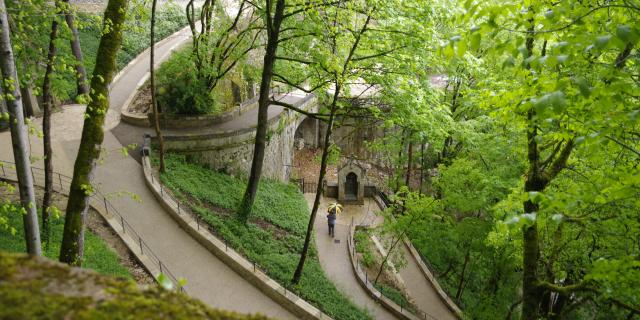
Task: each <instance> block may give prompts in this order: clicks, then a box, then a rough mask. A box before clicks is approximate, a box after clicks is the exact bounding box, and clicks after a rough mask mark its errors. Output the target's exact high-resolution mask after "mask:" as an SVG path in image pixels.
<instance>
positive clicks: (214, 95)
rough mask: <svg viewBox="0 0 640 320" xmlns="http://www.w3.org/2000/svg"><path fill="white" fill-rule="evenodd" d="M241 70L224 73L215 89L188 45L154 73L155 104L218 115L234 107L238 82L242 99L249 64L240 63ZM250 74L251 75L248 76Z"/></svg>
mask: <svg viewBox="0 0 640 320" xmlns="http://www.w3.org/2000/svg"><path fill="white" fill-rule="evenodd" d="M236 69H241V70H242V71H243V72H244V71H246V72H244V73H243V72H230V73H227V74H226V76H225V78H224V79H221V80H219V81H218V82H217V83H216V86H215V87H214V88H211V87H210V86H209V83H208V80H207V79H206V78H205V77H203V76H202V75H201V72H200V71H198V68H197V66H196V62H195V60H194V57H193V53H192V52H191V46H187V47H185V48H182V49H180V50H178V51H176V52H175V53H173V54H172V56H171V57H170V58H169V59H168V60H167V61H165V62H164V63H163V64H162V65H161V66H160V68H159V70H158V72H157V76H156V77H157V78H156V81H157V86H158V103H159V104H160V107H161V109H162V110H163V111H166V112H169V113H174V114H185V115H199V114H217V113H220V112H223V111H226V110H228V109H229V108H232V107H234V106H235V105H236V104H239V103H240V101H235V100H234V96H233V94H232V91H233V88H232V87H233V86H234V85H238V86H239V88H240V91H241V92H240V94H241V96H242V98H246V94H245V92H244V91H246V89H247V88H246V87H247V86H248V85H249V83H248V82H247V81H248V80H249V79H250V78H247V77H248V76H245V75H244V74H245V73H246V74H249V73H250V71H249V70H250V69H252V67H251V66H248V65H244V64H243V65H239V66H237V67H236ZM249 76H250V75H249Z"/></svg>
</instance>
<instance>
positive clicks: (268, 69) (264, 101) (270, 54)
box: [238, 0, 285, 221]
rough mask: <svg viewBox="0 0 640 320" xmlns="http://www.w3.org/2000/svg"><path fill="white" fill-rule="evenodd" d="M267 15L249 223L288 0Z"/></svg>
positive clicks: (243, 211)
mask: <svg viewBox="0 0 640 320" xmlns="http://www.w3.org/2000/svg"><path fill="white" fill-rule="evenodd" d="M265 7H266V11H267V12H266V14H267V19H266V20H267V35H268V39H267V49H266V53H265V56H264V64H263V67H262V80H261V82H260V96H259V98H258V124H257V127H256V140H255V145H254V148H253V160H252V161H251V171H250V173H249V181H248V182H247V189H246V191H245V193H244V196H243V197H242V203H241V205H240V208H239V210H238V214H239V216H240V218H241V219H243V220H245V221H246V220H247V219H248V218H249V216H250V215H251V210H252V208H253V202H254V201H255V199H256V193H257V192H258V184H259V183H260V177H261V175H262V163H263V161H264V151H265V148H266V145H267V127H268V123H267V121H268V120H269V119H268V108H269V87H270V86H271V78H272V76H273V66H274V64H275V61H276V51H277V49H278V37H279V36H280V25H281V24H282V20H283V19H284V7H285V0H277V2H276V11H275V15H274V17H273V19H272V18H271V13H270V12H271V1H269V0H268V1H267V4H266V6H265Z"/></svg>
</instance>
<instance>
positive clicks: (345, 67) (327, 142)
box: [291, 9, 375, 284]
mask: <svg viewBox="0 0 640 320" xmlns="http://www.w3.org/2000/svg"><path fill="white" fill-rule="evenodd" d="M373 11H375V9H370V11H368V12H366V15H365V16H364V17H362V18H363V20H364V21H363V22H362V25H361V26H360V27H359V28H358V29H357V30H356V32H355V34H354V35H353V38H352V39H350V40H351V43H349V42H348V40H347V41H345V40H338V37H340V35H339V34H338V30H340V28H338V23H342V21H340V22H339V21H337V19H338V14H337V13H336V14H335V18H334V19H335V20H333V28H334V29H333V30H334V31H333V34H330V35H329V36H328V38H329V39H330V43H332V52H333V53H334V54H337V53H338V52H339V51H342V50H341V49H343V48H338V43H339V42H342V41H345V42H347V45H346V46H345V48H346V49H347V50H348V51H347V52H348V53H347V54H346V55H345V56H344V58H343V60H342V61H340V62H338V63H339V65H338V66H337V67H336V68H334V70H335V71H333V72H331V74H332V79H331V80H332V86H333V90H334V91H333V95H332V97H331V101H330V103H329V122H328V123H327V129H326V131H325V135H324V144H323V146H322V159H321V161H320V172H319V174H318V182H317V187H316V195H315V198H314V201H313V208H312V209H311V216H310V217H309V223H308V224H307V233H306V235H305V239H304V245H303V247H302V252H301V253H300V259H299V260H298V266H297V267H296V271H295V272H294V274H293V278H292V280H291V282H292V283H294V284H297V283H298V282H300V278H301V277H302V270H303V269H304V263H305V261H306V259H307V254H308V252H309V245H310V243H311V238H312V236H313V226H314V224H315V218H316V215H317V213H318V209H319V208H320V198H321V197H322V194H323V193H322V188H323V181H324V177H325V174H326V171H327V162H328V156H329V150H330V147H331V134H332V132H333V122H334V119H335V116H336V112H337V111H338V108H339V105H338V102H339V99H340V97H341V94H342V90H349V88H344V87H345V86H348V83H347V82H346V80H347V79H348V75H349V73H350V72H351V71H352V69H351V64H352V62H353V59H354V56H355V54H356V50H357V49H358V47H359V45H360V44H361V41H362V40H363V35H364V34H365V32H367V30H368V27H369V23H370V22H371V17H372V12H373ZM329 21H331V20H329ZM355 21H357V20H355ZM349 44H350V46H349Z"/></svg>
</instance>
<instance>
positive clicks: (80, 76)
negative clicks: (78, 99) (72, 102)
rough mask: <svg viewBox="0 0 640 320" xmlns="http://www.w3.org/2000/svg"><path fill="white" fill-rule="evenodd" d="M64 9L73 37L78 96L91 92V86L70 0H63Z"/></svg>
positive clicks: (72, 44) (71, 41) (71, 42)
mask: <svg viewBox="0 0 640 320" xmlns="http://www.w3.org/2000/svg"><path fill="white" fill-rule="evenodd" d="M63 2H64V3H63V4H62V6H61V7H62V9H63V12H64V19H65V21H66V22H67V26H68V27H69V29H70V30H71V39H70V40H69V43H70V45H71V53H72V54H73V56H74V57H75V58H76V61H75V69H76V87H77V89H76V91H77V94H78V96H80V95H88V94H89V86H88V82H87V70H86V69H85V68H84V59H83V57H82V48H81V47H80V36H79V33H78V28H77V27H76V25H75V16H74V14H73V12H72V11H71V6H70V5H69V0H63Z"/></svg>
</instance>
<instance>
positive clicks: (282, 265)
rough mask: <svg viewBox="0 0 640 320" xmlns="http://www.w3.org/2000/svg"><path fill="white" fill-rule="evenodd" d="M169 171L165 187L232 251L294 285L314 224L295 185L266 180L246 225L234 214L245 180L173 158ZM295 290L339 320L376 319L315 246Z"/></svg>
mask: <svg viewBox="0 0 640 320" xmlns="http://www.w3.org/2000/svg"><path fill="white" fill-rule="evenodd" d="M153 162H154V163H156V162H157V161H156V159H154V161H153ZM166 166H167V172H166V173H165V174H163V175H162V177H161V179H162V182H163V183H164V185H166V186H167V187H169V188H170V189H171V190H172V191H173V192H174V194H176V195H177V196H178V197H180V198H181V199H182V200H183V201H184V202H187V203H188V204H189V207H190V208H191V209H192V210H193V211H194V212H196V213H197V214H198V215H199V216H200V217H201V218H202V220H203V221H205V222H206V223H208V224H209V225H210V226H212V227H213V229H214V230H215V232H216V233H217V235H218V236H220V237H222V238H224V239H225V240H226V241H227V242H228V243H229V245H230V246H232V247H233V248H234V249H236V250H237V251H239V252H240V253H242V254H243V255H244V256H246V257H247V258H248V259H249V260H251V261H254V262H256V263H257V264H258V265H260V266H261V268H262V269H263V270H265V271H266V272H267V273H268V274H269V276H270V277H272V278H273V279H275V280H276V281H278V282H280V283H281V284H287V286H289V283H290V281H291V277H292V275H293V271H294V270H295V267H296V264H297V262H298V258H299V252H300V250H301V248H302V244H303V242H304V234H305V232H306V226H307V222H308V219H309V209H308V207H307V203H306V201H305V199H304V197H303V195H302V194H301V193H300V192H299V191H298V189H297V188H296V187H295V186H293V185H288V184H283V183H279V182H273V181H264V180H263V181H262V182H261V184H260V187H259V192H258V196H257V199H256V203H255V207H254V212H255V214H254V216H253V217H252V218H251V219H250V220H249V222H248V223H247V224H246V225H245V224H243V223H241V222H240V221H238V220H237V219H236V218H235V213H234V211H235V208H237V207H238V204H239V203H240V200H241V198H242V195H243V192H244V189H245V186H246V182H245V181H243V180H241V179H237V178H234V177H231V176H229V175H225V174H222V173H217V172H214V171H212V170H208V169H206V168H203V167H201V166H198V165H194V164H189V163H187V162H186V161H185V159H184V157H183V156H179V155H173V154H168V155H167V156H166ZM289 289H291V290H292V291H294V292H296V293H297V294H298V295H299V296H301V297H302V298H304V299H305V300H307V301H309V302H311V303H312V304H314V305H315V306H317V307H319V308H320V309H322V311H324V312H325V313H327V314H328V315H330V316H331V317H333V318H335V319H370V316H369V315H367V314H366V312H365V311H364V310H362V309H360V308H358V307H357V306H355V305H354V304H353V303H352V302H351V301H350V300H349V299H348V298H347V297H346V296H344V295H343V294H342V293H341V292H340V291H338V290H337V288H336V287H335V285H334V284H333V283H332V282H331V280H329V279H328V278H327V276H326V275H325V274H324V272H323V271H322V268H321V267H320V262H319V261H318V256H317V252H316V249H315V247H312V249H311V250H310V254H309V257H308V259H307V262H306V265H305V269H304V273H303V276H302V280H301V281H300V283H299V284H298V285H297V286H295V287H291V288H289Z"/></svg>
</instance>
